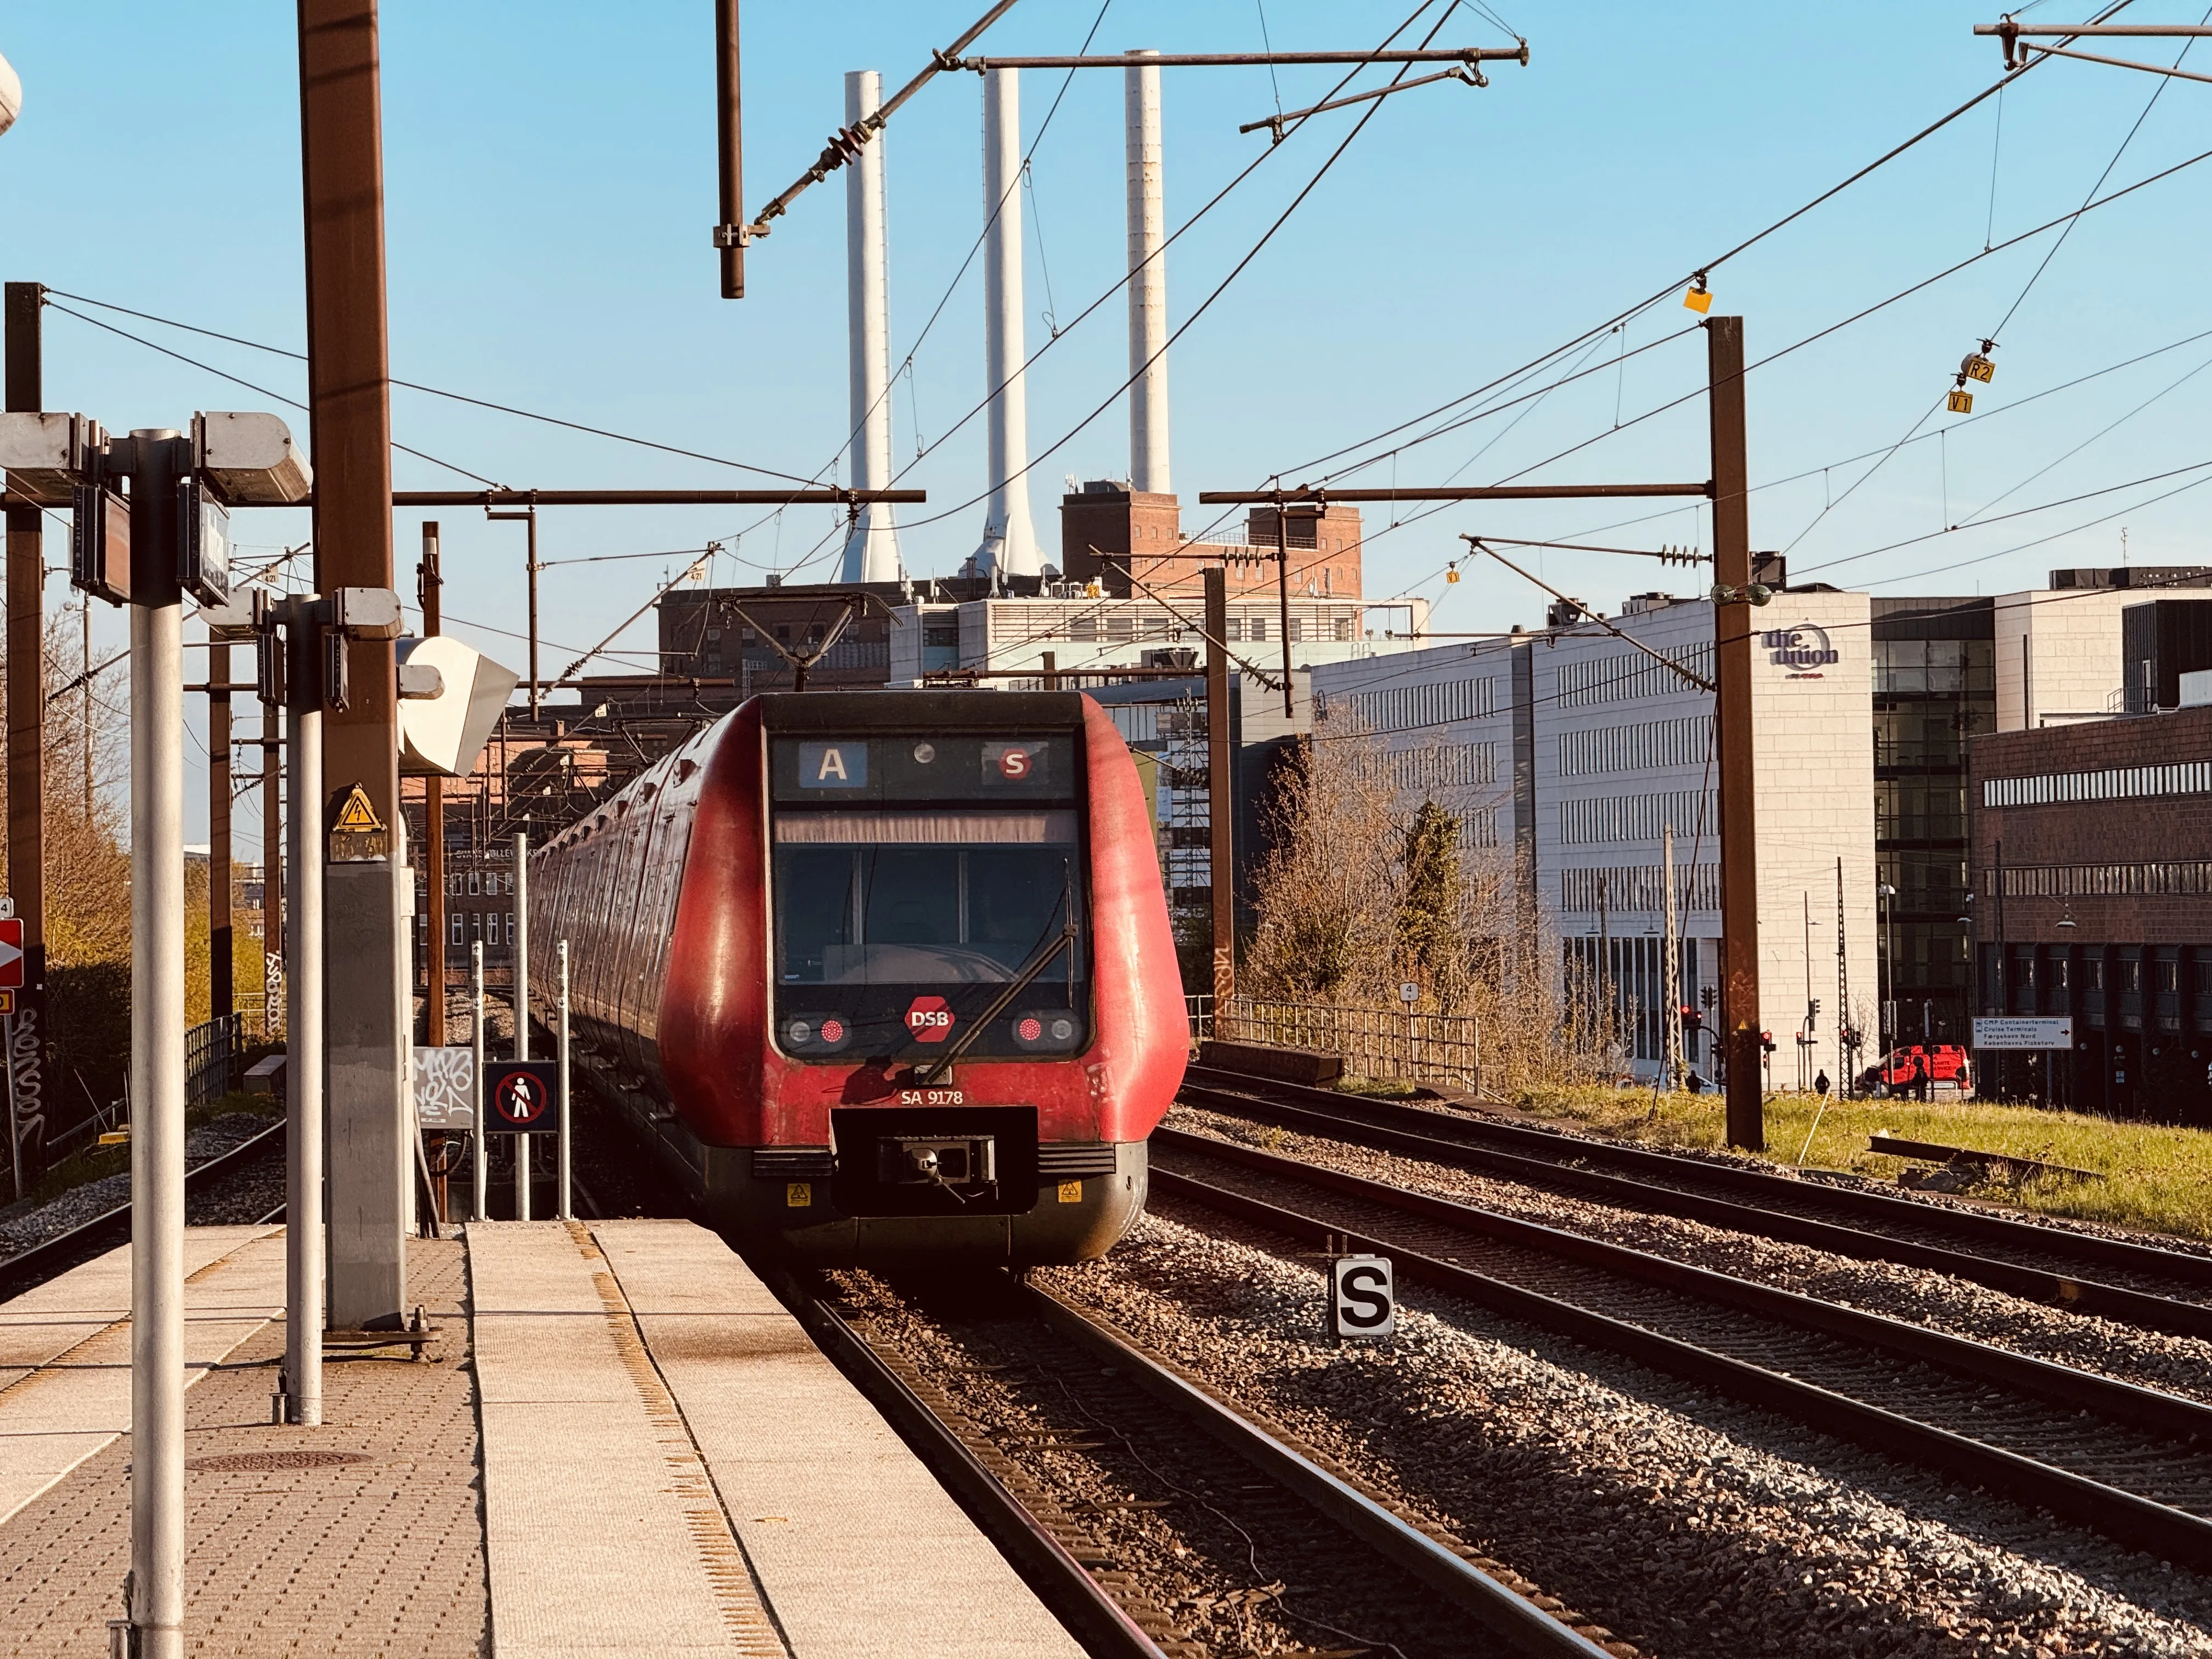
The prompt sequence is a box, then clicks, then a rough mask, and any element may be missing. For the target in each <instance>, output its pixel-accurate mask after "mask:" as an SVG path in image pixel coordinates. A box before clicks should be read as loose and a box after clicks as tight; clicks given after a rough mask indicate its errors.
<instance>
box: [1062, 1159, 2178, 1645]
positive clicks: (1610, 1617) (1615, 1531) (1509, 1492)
mask: <svg viewBox="0 0 2212 1659" xmlns="http://www.w3.org/2000/svg"><path fill="white" fill-rule="evenodd" d="M1395 1162H1400V1163H1402V1162H1403V1161H1402V1160H1395ZM1296 1251H1297V1247H1296V1246H1294V1245H1292V1244H1291V1243H1288V1242H1286V1241H1283V1240H1280V1239H1279V1238H1278V1237H1275V1236H1273V1235H1271V1234H1267V1233H1264V1232H1261V1231H1256V1230H1254V1229H1251V1228H1248V1227H1246V1226H1244V1225H1242V1224H1240V1223H1236V1222H1232V1221H1230V1220H1227V1219H1225V1218H1221V1217H1219V1216H1218V1215H1215V1214H1213V1213H1212V1212H1207V1211H1205V1210H1203V1209H1201V1208H1199V1207H1197V1206H1185V1205H1183V1204H1182V1203H1180V1202H1178V1201H1175V1200H1167V1201H1164V1202H1163V1203H1161V1204H1160V1205H1159V1206H1158V1211H1157V1212H1156V1213H1154V1214H1152V1215H1151V1216H1149V1217H1148V1218H1146V1220H1145V1221H1144V1222H1143V1223H1141V1224H1140V1225H1139V1228H1138V1230H1137V1231H1135V1232H1134V1233H1133V1235H1132V1236H1131V1237H1130V1238H1129V1239H1127V1241H1125V1242H1124V1243H1122V1244H1121V1246H1120V1247H1118V1248H1117V1249H1115V1252H1114V1253H1113V1254H1112V1255H1110V1256H1109V1257H1108V1258H1106V1259H1105V1260H1104V1261H1098V1262H1093V1263H1087V1264H1085V1265H1083V1266H1081V1267H1067V1268H1054V1269H1050V1270H1047V1271H1045V1272H1044V1273H1042V1274H1041V1282H1043V1283H1046V1284H1048V1285H1050V1286H1051V1288H1053V1289H1054V1291H1057V1292H1059V1293H1060V1294H1063V1295H1066V1296H1067V1297H1070V1298H1071V1299H1073V1300H1076V1301H1079V1302H1082V1303H1084V1304H1087V1305H1089V1306H1091V1307H1094V1308H1096V1309H1097V1310H1099V1311H1100V1312H1102V1313H1103V1314H1105V1315H1106V1316H1108V1317H1109V1318H1111V1319H1113V1320H1114V1321H1115V1322H1117V1323H1119V1324H1120V1325H1121V1327H1122V1328H1125V1329H1127V1331H1129V1332H1130V1333H1131V1334H1133V1336H1135V1337H1137V1338H1138V1339H1139V1340H1142V1341H1144V1342H1145V1343H1146V1344H1147V1345H1149V1346H1152V1347H1153V1348H1155V1349H1156V1350H1158V1352H1162V1353H1164V1354H1165V1355H1167V1356H1169V1357H1170V1358H1173V1359H1175V1360H1176V1361H1177V1362H1178V1363H1180V1364H1183V1365H1185V1366H1186V1367H1188V1368H1189V1369H1190V1370H1193V1371H1194V1372H1195V1373H1197V1374H1198V1375H1200V1376H1203V1377H1205V1378H1206V1380H1207V1381H1208V1382H1209V1383H1212V1385H1214V1386H1215V1387H1217V1388H1218V1389H1221V1390H1223V1391H1224V1392H1225V1394H1227V1395H1230V1396H1231V1397H1233V1398H1237V1399H1239V1400H1241V1401H1246V1402H1248V1403H1249V1405H1250V1406H1251V1407H1253V1408H1255V1409H1256V1410H1258V1411H1261V1412H1262V1413H1267V1414H1269V1415H1272V1416H1273V1417H1275V1418H1277V1419H1279V1420H1281V1421H1282V1422H1284V1423H1285V1424H1286V1425H1288V1426H1289V1427H1291V1429H1292V1430H1293V1431H1296V1432H1297V1433H1298V1434H1300V1435H1302V1436H1304V1437H1306V1438H1307V1439H1309V1440H1310V1441H1311V1442H1313V1443H1315V1444H1316V1445H1317V1446H1319V1447H1321V1448H1322V1449H1325V1450H1326V1451H1327V1452H1328V1454H1329V1455H1332V1456H1334V1457H1336V1458H1338V1459H1340V1460H1341V1461H1342V1462H1344V1463H1346V1465H1347V1466H1349V1467H1351V1468H1353V1469H1355V1470H1357V1471H1358V1473H1359V1474H1360V1475H1361V1476H1362V1478H1363V1479H1365V1480H1369V1481H1370V1483H1372V1484H1373V1485H1375V1486H1378V1487H1381V1488H1383V1489H1385V1490H1388V1491H1391V1492H1395V1493H1396V1494H1398V1495H1399V1496H1401V1497H1402V1498H1404V1499H1405V1500H1406V1501H1407V1502H1409V1503H1411V1504H1414V1505H1416V1506H1417V1507H1419V1508H1420V1509H1422V1510H1425V1511H1426V1512H1428V1513H1430V1514H1431V1515H1434V1516H1437V1518H1438V1519H1439V1520H1440V1521H1442V1522H1443V1523H1444V1524H1446V1525H1448V1526H1449V1527H1451V1528H1454V1529H1455V1530H1456V1531H1457V1532H1458V1533H1459V1534H1462V1535H1463V1536H1464V1537H1466V1538H1467V1539H1468V1541H1471V1542H1473V1543H1475V1544H1477V1545H1478V1546H1479V1547H1480V1548H1482V1549H1483V1550H1484V1551H1486V1553H1489V1554H1490V1555H1492V1556H1494V1557H1496V1558H1497V1559H1498V1560H1500V1561H1503V1562H1505V1563H1508V1564H1510V1565H1511V1566H1512V1567H1513V1568H1514V1569H1515V1570H1516V1571H1519V1572H1521V1573H1522V1574H1523V1575H1525V1576H1526V1577H1528V1578H1529V1579H1531V1580H1534V1581H1535V1582H1537V1583H1541V1584H1542V1585H1543V1586H1544V1588H1545V1589H1547V1591H1549V1592H1550V1593H1551V1594H1552V1595H1556V1596H1559V1597H1563V1598H1565V1599H1567V1600H1569V1601H1571V1602H1572V1603H1573V1604H1574V1605H1575V1606H1577V1607H1579V1608H1581V1609H1582V1610H1583V1612H1584V1613H1587V1614H1588V1615H1589V1616H1590V1617H1592V1618H1594V1619H1595V1620H1599V1621H1600V1622H1601V1623H1602V1624H1603V1625H1605V1626H1607V1627H1609V1628H1610V1629H1611V1630H1613V1632H1618V1634H1619V1636H1620V1638H1622V1639H1623V1640H1625V1641H1627V1642H1630V1643H1632V1644H1635V1645H1636V1646H1637V1647H1638V1648H1640V1649H1643V1650H1645V1651H1647V1652H1651V1653H1655V1654H1667V1655H1682V1656H1685V1659H1686V1656H1689V1655H1692V1654H1697V1655H1710V1654H1713V1653H1716V1652H1721V1653H1726V1654H1729V1655H1730V1656H1737V1655H1747V1654H1753V1653H1757V1654H1773V1655H1778V1656H1780V1655H1790V1656H1804V1655H1821V1656H1826V1655H1835V1656H1845V1655H1849V1656H1860V1655H1892V1654H1896V1655H1920V1654H1929V1655H1934V1654H1945V1655H1951V1654H1962V1653H1972V1654H2003V1655H2008V1656H2020V1659H2039V1656H2045V1655H2050V1656H2056V1655H2062V1654H2077V1653H2097V1654H2106V1655H2118V1654H2129V1655H2135V1654H2143V1655H2149V1654H2158V1655H2197V1656H2212V1637H2208V1636H2207V1634H2206V1633H2205V1630H2204V1624H2205V1621H2206V1620H2207V1618H2208V1617H2212V1582H2208V1581H2207V1580H2206V1579H2205V1578H2203V1577H2199V1576H2198V1575H2196V1574H2194V1573H2191V1572H2186V1571H2179V1570H2174V1569H2171V1568H2167V1567H2166V1566H2164V1565H2161V1564H2160V1563H2159V1562H2156V1561H2154V1560H2151V1559H2148V1558H2146V1557H2143V1556H2141V1555H2137V1554H2134V1553H2130V1552H2128V1551H2126V1550H2124V1549H2121V1548H2119V1547H2116V1546H2113V1545H2112V1544H2110V1543H2108V1542H2106V1541H2104V1540H2102V1539H2100V1538H2099V1537H2097V1536H2095V1535H2093V1534H2088V1533H2086V1532H2083V1531H2081V1530H2079V1529H2077V1528H2072V1527H2068V1526H2062V1525H2060V1524H2059V1523H2058V1522H2055V1521H2053V1520H2051V1518H2049V1517H2047V1516H2035V1515H2033V1514H2030V1513H2028V1512H2027V1511H2025V1510H2021V1509H2020V1508H2019V1507H2017V1506H2015V1505H2013V1504H2008V1503H2006V1502H2003V1501H2002V1500H1999V1499H1996V1498H1987V1497H1984V1496H1983V1495H1981V1494H1979V1493H1977V1492H1972V1491H1970V1490H1967V1489H1965V1488H1963V1487H1960V1486H1955V1485H1952V1484H1949V1483H1947V1482H1945V1481H1944V1480H1942V1479H1940V1478H1939V1477H1937V1476H1936V1475H1933V1474H1928V1473H1926V1472H1923V1471H1921V1470H1917V1469H1914V1468H1909V1467H1906V1466H1905V1465H1902V1464H1896V1463H1892V1462H1888V1461H1887V1460H1886V1459H1883V1458H1881V1457H1879V1456H1877V1455H1873V1454H1870V1453H1868V1452H1865V1451H1862V1450H1860V1449H1857V1448H1855V1447H1851V1446H1849V1445H1845V1444H1843V1443H1839V1442H1836V1441H1833V1440H1830V1439H1828V1438H1826V1437H1822V1436H1819V1435H1815V1434H1814V1433H1812V1432H1810V1431H1805V1430H1803V1429H1801V1428H1799V1427H1798V1426H1796V1425H1793V1424H1790V1423H1788V1422H1786V1421H1784V1420H1781V1419H1775V1418H1771V1417H1768V1416H1766V1415H1765V1414H1763V1413H1757V1412H1754V1411H1752V1410H1749V1409H1747V1408H1745V1407H1739V1406H1736V1405H1735V1404H1733V1403H1732V1402H1729V1401H1723V1400H1717V1399H1715V1398H1712V1397H1711V1396H1708V1395H1703V1394H1701V1393H1699V1391H1698V1390H1696V1389H1692V1388H1690V1387H1689V1386H1687V1385H1686V1384H1682V1383H1677V1382H1675V1381H1674V1380H1673V1379H1671V1378H1668V1377H1664V1376H1656V1375H1655V1374H1653V1373H1651V1372H1649V1371H1646V1370H1643V1369H1642V1368H1640V1367H1638V1366H1635V1365H1633V1364H1628V1363H1626V1362H1624V1361H1620V1360H1618V1359H1616V1358H1613V1357H1612V1356H1609V1355H1605V1354H1601V1353H1596V1352H1591V1351H1589V1350H1587V1349H1583V1348H1582V1347H1580V1346H1577V1345H1576V1344H1573V1343H1571V1342H1569V1341H1566V1340H1563V1339H1558V1338H1554V1337H1552V1336H1550V1335H1549V1334H1545V1333H1541V1332H1536V1331H1532V1330H1530V1329H1528V1328H1526V1327H1523V1326H1520V1325H1517V1324H1515V1323H1514V1322H1510V1321H1509V1320H1505V1319H1503V1318H1500V1317H1498V1316H1493V1315H1492V1314H1490V1313H1489V1312H1487V1311H1486V1310H1482V1309H1480V1308H1476V1307H1473V1306H1471V1305H1468V1304H1462V1303H1460V1302H1458V1301H1456V1300H1455V1299H1454V1298H1451V1297H1444V1296H1439V1295H1437V1294H1434V1293H1431V1292H1429V1291H1424V1290H1418V1289H1416V1290H1411V1291H1403V1292H1401V1295H1402V1297H1403V1300H1402V1304H1401V1322H1402V1323H1401V1331H1402V1334H1401V1337H1400V1338H1399V1339H1398V1340H1397V1341H1396V1342H1395V1343H1394V1344H1391V1345H1389V1346H1372V1347H1365V1346H1362V1347H1347V1348H1342V1349H1333V1348H1331V1347H1330V1346H1328V1345H1327V1344H1326V1342H1325V1341H1324V1340H1323V1339H1322V1335H1321V1333H1320V1317H1321V1306H1322V1273H1321V1271H1320V1267H1319V1266H1318V1264H1317V1263H1316V1262H1314V1261H1310V1260H1307V1259H1303V1258H1301V1257H1300V1256H1299V1255H1297V1254H1296Z"/></svg>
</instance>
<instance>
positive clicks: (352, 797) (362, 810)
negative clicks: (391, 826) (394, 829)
mask: <svg viewBox="0 0 2212 1659" xmlns="http://www.w3.org/2000/svg"><path fill="white" fill-rule="evenodd" d="M331 827H332V828H333V829H356V830H364V829H365V830H370V831H374V830H379V829H383V828H384V820H383V819H381V818H380V817H377V816H376V809H375V808H374V806H371V805H369V804H368V791H367V790H365V789H363V788H362V787H361V786H360V785H359V784H357V783H356V785H354V787H353V793H351V794H349V795H348V796H347V797H346V799H345V805H343V806H341V807H339V808H338V821H337V823H336V824H334V825H332V826H331Z"/></svg>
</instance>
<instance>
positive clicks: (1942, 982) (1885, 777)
mask: <svg viewBox="0 0 2212 1659" xmlns="http://www.w3.org/2000/svg"><path fill="white" fill-rule="evenodd" d="M1873 605H1874V763H1875V868H1876V871H1877V876H1876V879H1877V880H1878V881H1879V882H1880V883H1881V885H1882V886H1883V887H1886V888H1888V889H1891V890H1893V891H1892V894H1891V896H1887V897H1885V898H1883V899H1882V901H1881V908H1880V910H1879V912H1878V914H1877V923H1878V927H1879V930H1880V939H1879V942H1878V949H1879V951H1880V953H1881V969H1882V999H1883V1012H1882V1020H1883V1030H1882V1038H1883V1043H1884V1047H1885V1048H1887V1047H1889V1046H1892V1045H1893V1044H1895V1043H1898V1042H1964V1041H1966V1033H1967V1031H1968V1030H1970V1027H1969V1024H1968V1020H1969V1017H1970V1014H1971V1012H1972V1011H1971V1009H1970V1007H1969V1006H1968V999H1969V996H1970V994H1971V991H1972V969H1971V967H1970V958H1969V955H1968V944H1967V941H1968V935H1969V929H1968V928H1967V927H1966V925H1965V924H1964V923H1962V922H1961V921H1960V918H1961V917H1962V916H1965V915H1966V914H1967V900H1966V896H1967V875H1966V867H1967V841H1966V742H1967V739H1968V738H1972V737H1974V736H1976V735H1978V734H1979V733H1982V732H1994V731H1996V644H1995V638H1994V629H1993V627H1992V623H1993V620H1994V611H1993V610H1992V606H1991V602H1990V600H1988V599H1875V601H1874V602H1873Z"/></svg>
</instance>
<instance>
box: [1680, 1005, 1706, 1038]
mask: <svg viewBox="0 0 2212 1659" xmlns="http://www.w3.org/2000/svg"><path fill="white" fill-rule="evenodd" d="M1682 1029H1683V1030H1686V1031H1690V1032H1697V1031H1702V1030H1705V1016H1704V1015H1703V1014H1701V1013H1699V1012H1698V1011H1697V1010H1696V1009H1695V1008H1692V1006H1690V1005H1689V1004H1688V1003H1684V1004H1683V1005H1682Z"/></svg>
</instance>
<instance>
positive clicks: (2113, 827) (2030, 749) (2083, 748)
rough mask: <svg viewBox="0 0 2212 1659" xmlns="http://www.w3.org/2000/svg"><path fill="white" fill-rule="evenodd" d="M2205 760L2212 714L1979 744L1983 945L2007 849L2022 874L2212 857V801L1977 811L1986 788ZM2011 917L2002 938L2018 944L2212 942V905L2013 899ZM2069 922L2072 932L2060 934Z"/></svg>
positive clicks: (1977, 855) (2081, 897)
mask: <svg viewBox="0 0 2212 1659" xmlns="http://www.w3.org/2000/svg"><path fill="white" fill-rule="evenodd" d="M2207 758H2212V708H2185V709H2182V710H2181V711H2179V713H2177V714H2157V715H2149V716H2145V717H2142V718H2138V719H2126V720H2100V721H2097V722H2095V723H2093V724H2091V725H2083V726H2047V727H2045V728H2043V729H2042V730H2039V731H2031V732H1995V733H1992V734H1990V735H1989V736H1985V737H1981V738H1976V739H1974V741H1973V744H1972V748H1971V750H1970V754H1969V757H1968V786H1967V797H1966V799H1967V810H1968V812H1969V814H1970V817H1971V821H1972V836H1973V860H1974V887H1975V892H1976V898H1975V901H1974V908H1975V912H1976V915H1975V922H1974V928H1975V933H1976V935H1977V937H1978V938H1979V939H1984V940H1986V941H1991V942H1994V941H1995V939H1996V936H1997V932H1996V929H1997V916H1996V908H1997V907H1996V902H1995V897H1994V896H1993V895H1992V894H1990V892H1988V891H1987V889H1988V888H1989V886H1990V882H1991V879H1992V878H1993V877H1994V874H1995V872H1996V867H1997V859H1998V843H1999V842H2002V843H2003V862H2004V864H2005V866H2007V867H2008V868H2010V869H2013V870H2015V871H2017V870H2020V869H2021V868H2022V867H2023V866H2049V865H2056V866H2107V865H2127V864H2152V863H2161V862H2170V861H2177V860H2197V859H2212V794H2200V795H2167V796H2156V797H2151V798H2148V799H2113V800H2094V801H2072V802H2054V803H2051V804H2049V805H2034V806H2003V807H1997V806H1984V805H1982V804H1981V803H1982V793H1983V791H1982V785H1983V784H1984V781H1987V780H1989V779H1991V778H2018V777H2030V776H2037V775H2044V774H2048V773H2064V772H2099V771H2103V770H2106V769H2112V768H2125V767H2139V766H2161V765H2167V764H2172V763H2177V762H2182V761H2201V760H2204V759H2207ZM2004 912H2005V914H2004V930H2005V937H2006V939H2008V940H2011V941H2014V942H2015V943H2018V942H2023V941H2030V940H2036V941H2044V942H2048V943H2053V944H2082V945H2087V944H2091V943H2096V942H2104V941H2112V942H2115V943H2129V944H2136V945H2187V944H2201V943H2212V896H2176V895H2158V896H2148V895H2145V896H2100V895H2089V894H2076V895H2069V896H2047V897H2045V896H2022V895H2016V894H2015V895H2009V896H2007V897H2006V899H2005V902H2004ZM2069 915H2070V916H2071V918H2072V920H2073V921H2074V924H2075V925H2074V927H2071V928H2065V927H2060V926H2059V923H2060V922H2061V921H2063V920H2064V919H2065V918H2067V917H2068V916H2069Z"/></svg>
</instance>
